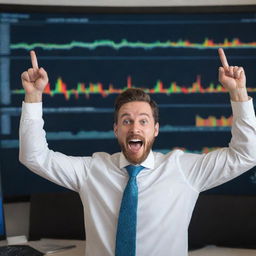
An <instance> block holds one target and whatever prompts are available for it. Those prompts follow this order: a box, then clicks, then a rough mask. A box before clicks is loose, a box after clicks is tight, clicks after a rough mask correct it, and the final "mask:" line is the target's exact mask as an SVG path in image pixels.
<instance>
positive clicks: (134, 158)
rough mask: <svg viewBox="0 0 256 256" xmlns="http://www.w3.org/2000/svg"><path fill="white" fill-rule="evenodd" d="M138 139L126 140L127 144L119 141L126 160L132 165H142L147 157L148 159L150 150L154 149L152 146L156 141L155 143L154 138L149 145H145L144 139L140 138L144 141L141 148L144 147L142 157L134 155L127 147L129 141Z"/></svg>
mask: <svg viewBox="0 0 256 256" xmlns="http://www.w3.org/2000/svg"><path fill="white" fill-rule="evenodd" d="M135 137H136V138H138V136H130V137H128V138H127V140H126V144H125V143H124V142H121V141H120V140H118V143H119V145H120V147H121V150H122V152H123V154H124V156H125V158H126V159H127V160H128V161H129V162H130V163H131V164H134V165H136V164H141V163H142V162H143V161H144V160H145V159H146V158H147V157H148V154H149V152H150V150H151V149H152V146H153V144H154V141H155V137H152V138H151V139H150V140H149V141H148V143H147V144H146V143H145V140H144V139H143V138H142V137H139V138H140V139H141V140H142V141H143V144H142V146H141V147H143V153H142V155H141V156H137V155H136V154H132V153H131V152H130V151H129V150H127V147H128V146H127V145H128V141H129V140H130V139H132V138H135Z"/></svg>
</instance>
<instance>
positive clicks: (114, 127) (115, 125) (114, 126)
mask: <svg viewBox="0 0 256 256" xmlns="http://www.w3.org/2000/svg"><path fill="white" fill-rule="evenodd" d="M113 130H114V133H115V136H116V137H117V124H116V123H114V125H113Z"/></svg>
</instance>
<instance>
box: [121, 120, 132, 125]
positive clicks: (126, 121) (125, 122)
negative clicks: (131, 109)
mask: <svg viewBox="0 0 256 256" xmlns="http://www.w3.org/2000/svg"><path fill="white" fill-rule="evenodd" d="M130 123H131V121H130V120H128V119H125V120H123V124H124V125H127V124H130Z"/></svg>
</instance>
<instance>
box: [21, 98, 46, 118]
mask: <svg viewBox="0 0 256 256" xmlns="http://www.w3.org/2000/svg"><path fill="white" fill-rule="evenodd" d="M42 116H43V104H42V102H36V103H25V102H24V101H23V102H22V118H23V119H40V118H42Z"/></svg>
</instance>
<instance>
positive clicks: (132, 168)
mask: <svg viewBox="0 0 256 256" xmlns="http://www.w3.org/2000/svg"><path fill="white" fill-rule="evenodd" d="M125 168H126V170H127V172H128V173H129V176H130V177H136V176H137V175H138V173H139V172H140V171H141V170H142V169H144V167H143V166H141V165H128V166H126V167H125Z"/></svg>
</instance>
